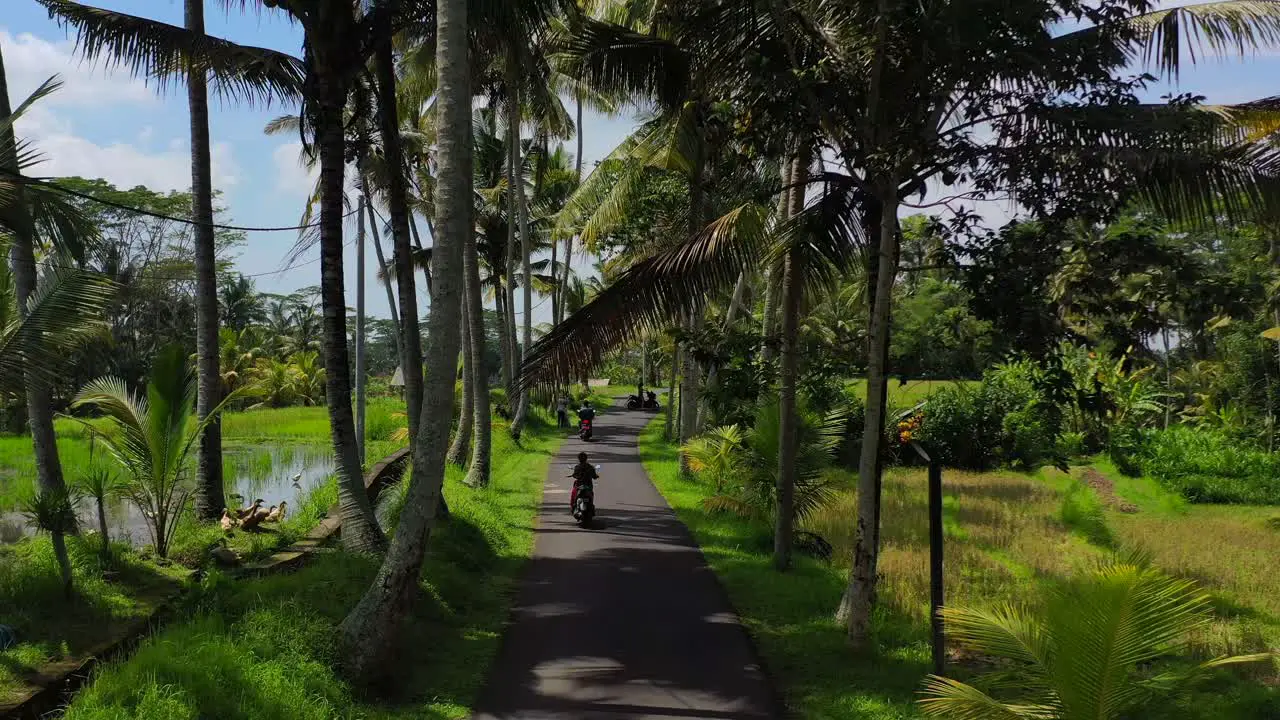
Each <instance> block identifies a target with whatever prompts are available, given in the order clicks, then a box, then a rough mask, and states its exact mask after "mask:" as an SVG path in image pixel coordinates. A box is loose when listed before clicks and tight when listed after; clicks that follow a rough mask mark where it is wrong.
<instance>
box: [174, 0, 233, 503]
mask: <svg viewBox="0 0 1280 720" xmlns="http://www.w3.org/2000/svg"><path fill="white" fill-rule="evenodd" d="M185 9H186V21H187V30H188V31H189V32H190V33H191V34H193V35H195V36H197V37H201V36H203V35H204V0H186V6H185ZM187 105H188V108H189V109H190V114H191V219H192V220H194V221H195V223H196V225H195V228H194V244H195V272H196V355H197V356H198V358H199V360H198V361H197V363H196V368H197V370H196V372H197V374H198V376H199V384H200V392H199V397H198V399H197V401H196V416H197V417H199V418H200V419H202V420H203V419H204V418H206V417H208V416H209V412H210V411H211V410H212V409H213V408H214V407H215V406H216V405H217V403H218V401H219V400H220V399H221V397H222V393H221V389H222V388H221V385H222V382H221V372H220V371H219V369H218V360H219V357H218V355H219V352H218V350H219V343H218V276H217V249H216V238H215V236H214V231H213V170H212V165H211V160H210V158H209V89H208V85H207V78H206V77H205V75H204V74H203V73H201V72H192V73H190V74H189V75H188V76H187ZM240 279H241V281H244V278H243V277H241V278H240ZM233 327H234V326H233ZM236 329H237V330H243V329H244V328H243V327H240V328H236ZM199 462H200V464H199V471H198V474H197V477H198V482H197V483H196V517H199V518H202V519H205V520H215V519H217V518H218V517H219V515H220V514H221V513H222V505H223V502H224V500H223V497H224V495H225V491H224V490H223V487H222V424H221V423H219V422H218V421H217V420H216V419H215V420H214V421H213V422H210V423H209V424H208V425H207V426H206V427H205V430H204V434H203V435H202V436H201V438H200V461H199Z"/></svg>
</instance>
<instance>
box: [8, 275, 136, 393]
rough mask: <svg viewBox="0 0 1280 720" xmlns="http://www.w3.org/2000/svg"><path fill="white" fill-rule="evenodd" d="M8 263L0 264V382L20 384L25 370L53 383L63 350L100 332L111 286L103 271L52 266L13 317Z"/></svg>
mask: <svg viewBox="0 0 1280 720" xmlns="http://www.w3.org/2000/svg"><path fill="white" fill-rule="evenodd" d="M11 288H12V282H11V275H10V273H9V269H8V267H7V266H6V267H4V268H3V269H0V303H4V304H5V305H6V306H7V307H6V309H5V310H4V311H3V312H2V313H0V319H5V320H6V322H4V324H3V325H0V333H3V335H0V387H2V388H4V389H5V390H8V391H16V390H20V389H21V388H23V387H25V385H26V377H27V375H28V374H29V375H31V376H34V377H36V378H40V379H42V380H44V381H46V382H54V381H56V380H57V379H58V377H57V374H58V372H59V370H60V369H61V368H62V367H63V363H64V362H65V360H66V358H67V357H68V355H70V353H71V351H72V350H74V349H75V348H77V347H79V346H80V345H81V344H82V343H83V342H85V341H86V340H89V339H91V338H94V337H98V336H99V335H100V334H101V333H102V332H104V331H105V329H106V326H105V324H104V322H103V312H104V310H103V309H104V307H105V306H106V304H107V303H108V302H110V300H111V298H112V297H113V296H114V294H115V290H116V286H115V284H114V283H112V282H111V280H110V279H108V278H107V277H106V276H104V275H99V274H97V273H92V272H88V271H84V270H76V269H67V268H64V267H61V266H58V265H51V266H50V267H49V268H48V269H46V271H45V272H44V274H43V276H42V278H41V279H40V281H39V282H38V283H37V286H36V292H35V294H34V295H32V296H31V298H30V299H29V301H28V304H27V316H26V318H24V319H21V320H19V319H18V313H17V312H16V308H13V307H12V306H11V304H12V302H13V294H12V290H11Z"/></svg>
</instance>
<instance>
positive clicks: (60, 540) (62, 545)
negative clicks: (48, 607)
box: [50, 531, 76, 600]
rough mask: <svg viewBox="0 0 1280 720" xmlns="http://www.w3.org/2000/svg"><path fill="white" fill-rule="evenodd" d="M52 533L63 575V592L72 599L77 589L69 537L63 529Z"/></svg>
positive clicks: (54, 554)
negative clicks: (72, 572)
mask: <svg viewBox="0 0 1280 720" xmlns="http://www.w3.org/2000/svg"><path fill="white" fill-rule="evenodd" d="M50 535H51V539H52V540H53V556H54V558H56V559H57V560H58V572H59V573H60V574H61V575H62V594H63V595H65V596H66V598H67V599H68V600H70V599H71V598H72V597H74V596H75V592H76V591H75V585H74V584H73V582H72V579H71V558H69V557H68V556H67V538H66V537H65V536H64V535H63V534H62V532H61V531H58V532H54V533H50Z"/></svg>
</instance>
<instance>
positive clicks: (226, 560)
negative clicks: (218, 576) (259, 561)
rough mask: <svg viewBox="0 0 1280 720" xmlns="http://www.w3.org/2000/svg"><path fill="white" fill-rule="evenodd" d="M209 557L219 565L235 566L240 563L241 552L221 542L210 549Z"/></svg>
mask: <svg viewBox="0 0 1280 720" xmlns="http://www.w3.org/2000/svg"><path fill="white" fill-rule="evenodd" d="M209 557H211V558H213V561H214V562H216V563H218V564H219V565H226V566H235V565H239V564H240V554H239V553H237V552H236V551H235V550H232V549H231V548H229V547H227V546H226V545H223V544H220V545H218V546H217V547H215V548H213V549H212V550H210V551H209Z"/></svg>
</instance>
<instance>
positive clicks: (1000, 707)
mask: <svg viewBox="0 0 1280 720" xmlns="http://www.w3.org/2000/svg"><path fill="white" fill-rule="evenodd" d="M921 692H922V693H923V694H924V697H923V698H921V699H920V701H919V705H920V709H921V711H923V712H924V714H925V715H926V716H928V717H941V718H948V719H949V720H1057V718H1059V717H1060V715H1059V713H1058V708H1055V707H1053V706H1046V705H1030V704H1006V703H1002V702H1000V701H998V700H996V699H994V698H992V697H991V696H990V695H987V694H986V693H984V692H982V691H981V690H979V689H977V688H975V687H973V686H972V685H966V684H965V683H962V682H960V681H959V680H952V679H950V678H944V677H938V676H937V675H930V676H929V677H927V678H925V680H924V688H923V689H922V690H921Z"/></svg>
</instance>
